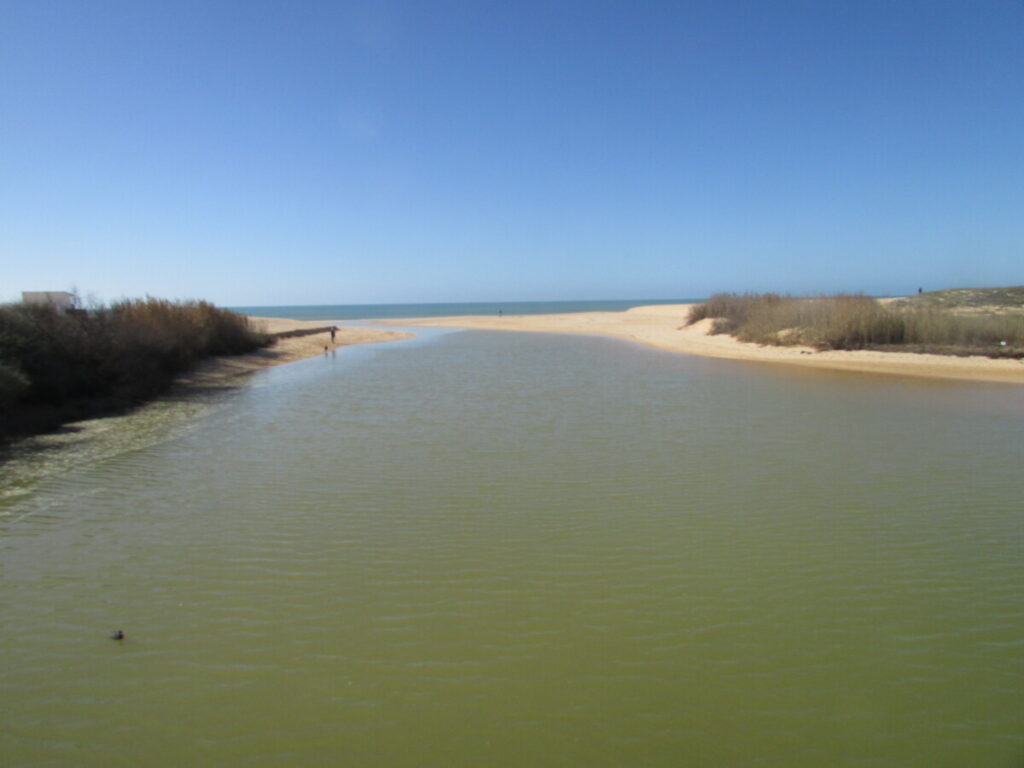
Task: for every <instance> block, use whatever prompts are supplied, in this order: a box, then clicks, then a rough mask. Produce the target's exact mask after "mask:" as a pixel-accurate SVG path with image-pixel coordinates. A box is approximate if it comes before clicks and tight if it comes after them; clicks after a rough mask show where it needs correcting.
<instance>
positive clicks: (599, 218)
mask: <svg viewBox="0 0 1024 768" xmlns="http://www.w3.org/2000/svg"><path fill="white" fill-rule="evenodd" d="M1021 283H1024V0H962V1H961V2H954V1H952V0H928V1H927V2H924V1H918V0H845V1H843V2H840V1H839V0H833V1H831V2H830V1H829V0H803V1H802V2H796V1H792V2H791V1H789V0H780V1H778V2H770V1H769V0H757V1H756V2H755V1H750V2H739V1H737V0H708V1H707V2H704V1H703V0H701V1H700V2H686V1H685V0H679V1H678V2H664V3H662V2H653V1H652V2H626V1H623V2H601V1H600V0H584V1H582V2H557V1H554V0H543V1H540V2H534V1H533V0H518V1H517V2H507V3H505V2H490V1H486V2H485V1H483V0H481V2H468V1H466V2H447V1H446V0H429V1H426V0H420V1H417V2H361V1H359V2H340V1H339V2H301V1H299V0H293V1H292V2H283V1H282V2H273V3H270V2H256V1H255V0H244V1H243V2H214V1H213V0H201V1H200V2H184V1H178V2H147V1H146V0H129V1H127V2H103V1H100V0H97V1H95V2H77V1H75V0H68V1H66V2H49V1H48V0H26V1H24V2H22V1H20V0H17V1H12V0H0V300H4V299H6V300H10V299H13V298H16V297H17V296H18V294H19V292H20V291H21V290H23V289H31V290H47V289H48V290H66V289H68V288H69V287H71V286H76V287H77V288H78V289H79V290H80V291H81V292H82V294H83V295H85V294H94V295H95V296H96V297H98V298H100V299H107V300H109V299H114V298H118V297H121V296H140V295H144V294H150V295H154V296H160V297H167V298H187V297H198V298H207V299H211V300H213V301H216V302H218V303H221V304H226V305H254V304H297V303H301V304H306V303H309V304H318V303H326V304H333V303H373V302H414V301H473V300H481V301H506V300H516V299H520V300H528V299H540V300H549V299H585V298H594V299H597V298H654V297H693V296H703V295H708V294H709V293H711V292H715V291H720V290H735V291H746V290H754V291H761V290H782V291H789V292H793V293H807V292H820V291H826V292H832V291H839V290H843V291H864V292H868V293H876V294H899V293H905V292H909V291H915V290H916V289H917V288H918V287H919V286H923V287H924V288H925V289H926V290H927V289H937V288H945V287H954V286H970V285H974V286H983V285H1007V284H1021Z"/></svg>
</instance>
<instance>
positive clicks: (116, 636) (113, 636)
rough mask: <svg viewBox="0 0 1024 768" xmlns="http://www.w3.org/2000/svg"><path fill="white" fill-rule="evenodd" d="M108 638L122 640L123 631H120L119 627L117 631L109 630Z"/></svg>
mask: <svg viewBox="0 0 1024 768" xmlns="http://www.w3.org/2000/svg"><path fill="white" fill-rule="evenodd" d="M110 639H111V640H124V632H122V631H121V630H120V629H119V630H117V632H111V633H110Z"/></svg>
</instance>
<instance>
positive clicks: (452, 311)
mask: <svg viewBox="0 0 1024 768" xmlns="http://www.w3.org/2000/svg"><path fill="white" fill-rule="evenodd" d="M700 301H704V299H599V300H591V301H505V302H456V303H429V304H316V305H310V304H298V305H293V306H269V307H229V309H231V310H233V311H235V312H240V313H241V314H244V315H253V316H256V317H287V318H291V319H293V320H373V319H381V318H403V317H456V316H460V315H497V314H498V313H499V312H501V313H503V314H506V315H552V314H562V313H567V312H624V311H626V310H627V309H631V308H632V307H640V306H645V305H648V304H691V303H696V302H700Z"/></svg>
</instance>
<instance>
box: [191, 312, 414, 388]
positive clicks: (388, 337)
mask: <svg viewBox="0 0 1024 768" xmlns="http://www.w3.org/2000/svg"><path fill="white" fill-rule="evenodd" d="M249 320H250V321H251V322H252V324H253V327H255V328H256V329H258V330H261V331H263V332H265V333H286V332H288V331H297V330H306V329H313V328H324V327H329V326H330V324H329V323H326V322H324V321H323V320H290V319H287V318H280V317H250V318H249ZM410 336H412V334H411V333H407V332H405V331H382V330H378V329H373V328H352V327H349V326H338V331H337V334H336V335H335V340H334V342H333V343H332V342H331V334H330V332H329V331H324V332H322V333H315V334H310V335H308V336H291V337H288V338H284V339H278V340H277V343H276V344H274V345H273V346H271V347H266V348H264V349H258V350H256V351H255V352H250V353H249V354H247V355H232V356H226V357H215V358H211V359H209V360H205V361H203V362H202V363H200V364H199V365H198V366H197V367H196V368H195V369H194V370H192V371H189V372H188V373H187V374H185V375H183V376H181V377H180V378H179V379H178V383H179V384H186V385H187V384H212V383H216V382H218V381H222V380H224V379H228V378H231V377H233V376H238V375H240V374H243V373H250V372H252V371H258V370H260V369H261V368H267V367H269V366H272V365H281V364H282V363H292V362H295V361H296V360H304V359H306V358H309V357H315V356H317V355H322V354H324V351H325V348H326V351H330V350H332V349H340V348H342V347H347V346H351V345H353V344H376V343H379V342H383V341H398V340H400V339H408V338H409V337H410Z"/></svg>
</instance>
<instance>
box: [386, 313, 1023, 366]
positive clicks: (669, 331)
mask: <svg viewBox="0 0 1024 768" xmlns="http://www.w3.org/2000/svg"><path fill="white" fill-rule="evenodd" d="M691 306H693V305H692V304H657V305H651V306H640V307H633V308H632V309H628V310H626V311H625V312H574V313H569V314H559V315H504V316H496V315H487V316H483V315H474V316H466V317H424V318H413V319H409V318H402V319H394V320H380V321H374V322H375V323H378V324H380V325H396V326H403V327H431V328H465V329H472V330H488V331H527V332H537V333H562V334H587V335H598V336H609V337H612V338H617V339H626V340H628V341H632V342H636V343H638V344H643V345H645V346H648V347H655V348H657V349H663V350H668V351H670V352H680V353H684V354H689V355H701V356H703V357H717V358H724V359H729V360H744V361H749V362H759V363H780V364H787V365H796V366H803V367H805V368H821V369H829V370H839V371H857V372H862V373H879V374H887V375H899V376H925V377H929V378H941V379H964V380H969V381H994V382H1006V383H1014V384H1024V362H1022V361H1020V360H1006V359H1002V360H995V359H992V358H988V357H981V356H972V357H956V356H953V355H931V354H917V353H913V352H876V351H868V350H864V351H861V350H857V351H845V350H828V351H824V352H819V351H817V350H816V349H814V348H813V347H799V346H793V347H775V346H761V345H759V344H750V343H746V342H742V341H738V340H736V339H735V338H733V337H731V336H727V335H724V334H719V335H714V336H712V335H710V334H709V333H708V332H709V330H710V328H711V323H712V321H711V320H702V321H700V322H699V323H695V324H694V325H690V326H687V325H685V323H686V318H687V316H688V314H689V310H690V307H691Z"/></svg>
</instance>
